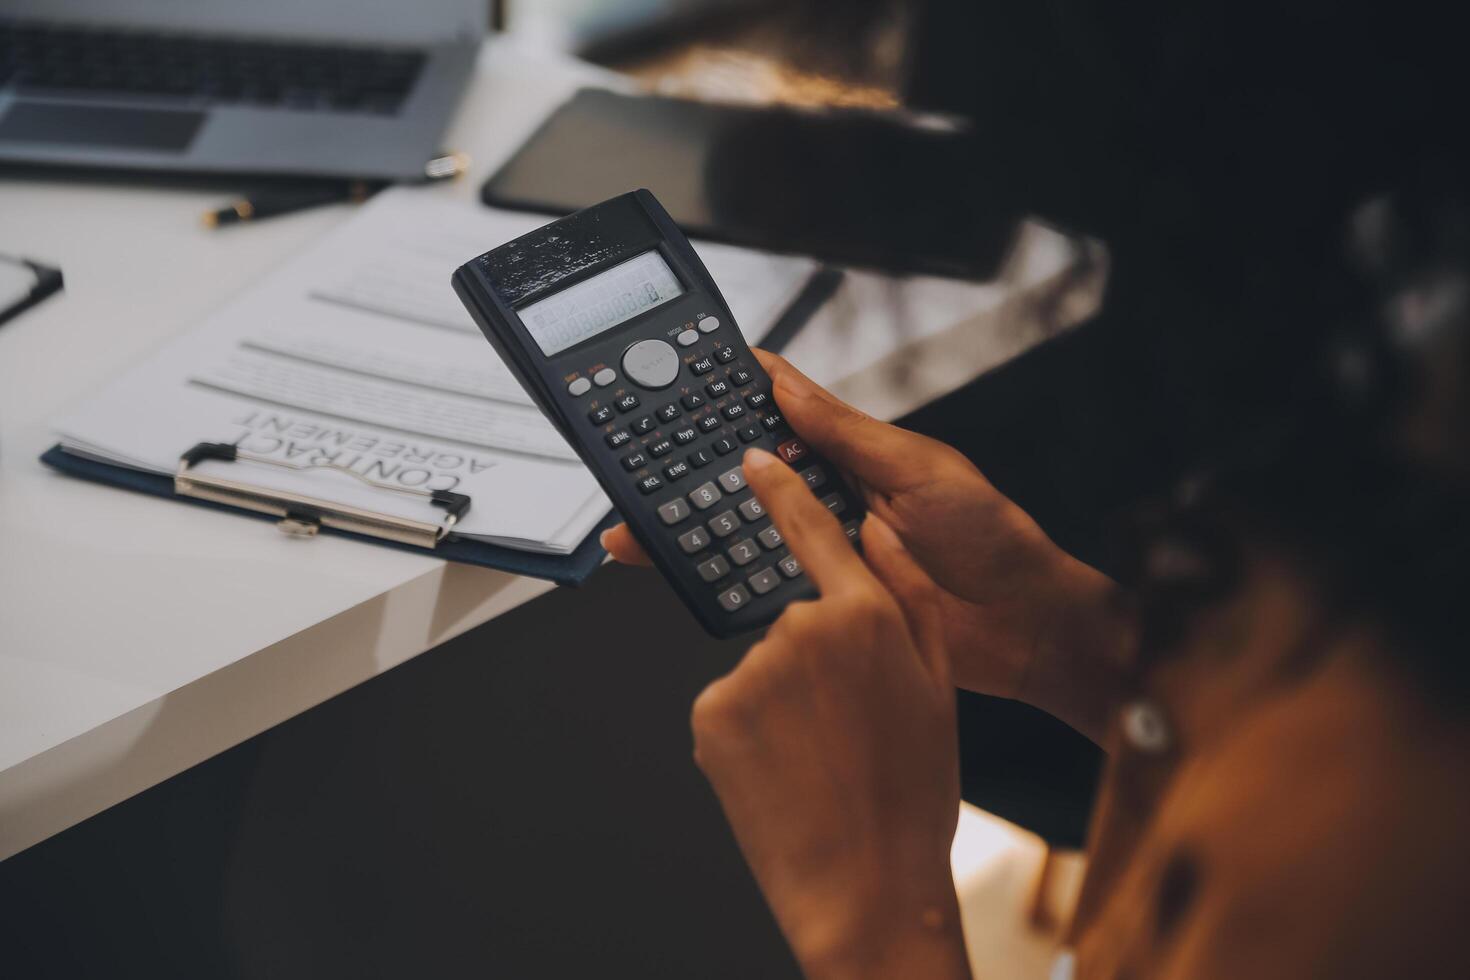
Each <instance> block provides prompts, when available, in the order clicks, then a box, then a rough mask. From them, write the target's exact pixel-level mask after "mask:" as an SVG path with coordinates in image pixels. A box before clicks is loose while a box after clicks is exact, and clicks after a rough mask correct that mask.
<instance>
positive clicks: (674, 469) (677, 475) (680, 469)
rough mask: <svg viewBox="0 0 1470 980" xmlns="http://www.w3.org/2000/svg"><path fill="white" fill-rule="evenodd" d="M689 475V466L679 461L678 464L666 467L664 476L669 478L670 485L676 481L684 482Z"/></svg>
mask: <svg viewBox="0 0 1470 980" xmlns="http://www.w3.org/2000/svg"><path fill="white" fill-rule="evenodd" d="M688 475H689V464H688V463H686V462H684V461H683V460H682V459H681V460H679V461H678V462H677V463H670V464H669V465H668V466H665V467H664V476H666V477H668V478H669V482H670V483H672V482H673V481H675V480H682V479H684V477H686V476H688Z"/></svg>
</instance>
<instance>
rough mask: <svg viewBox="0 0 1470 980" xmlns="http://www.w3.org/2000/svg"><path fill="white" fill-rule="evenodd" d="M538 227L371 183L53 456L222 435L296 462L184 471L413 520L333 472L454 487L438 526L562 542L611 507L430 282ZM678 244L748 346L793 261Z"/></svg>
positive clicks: (84, 409)
mask: <svg viewBox="0 0 1470 980" xmlns="http://www.w3.org/2000/svg"><path fill="white" fill-rule="evenodd" d="M546 220H547V219H545V218H541V217H537V216H534V215H525V214H515V213H510V212H498V211H491V210H487V209H484V208H478V207H475V206H472V205H466V204H459V203H455V202H451V201H446V200H443V199H440V198H438V197H435V196H434V195H432V194H431V193H427V192H425V191H422V190H412V189H400V190H391V191H387V192H385V193H383V194H380V195H379V196H378V197H377V198H376V199H374V200H373V201H372V202H371V203H369V204H367V205H366V206H364V207H363V209H362V210H361V212H360V213H359V214H357V215H356V216H355V217H354V218H353V219H352V220H350V221H348V222H346V223H344V224H343V225H342V227H341V228H339V229H337V230H336V231H335V232H334V233H333V234H331V235H329V236H328V237H326V238H325V239H323V240H322V241H320V242H318V243H317V244H316V245H315V246H313V247H312V248H311V249H310V250H309V251H307V252H306V253H305V254H304V255H302V256H300V257H299V258H297V259H296V260H295V261H292V262H290V263H288V264H287V265H286V266H285V267H283V268H281V269H280V270H278V271H277V272H276V273H275V274H273V275H272V276H270V277H269V278H268V279H266V280H265V281H264V282H262V283H260V284H259V285H258V286H256V287H255V288H253V289H251V290H249V291H247V292H246V293H245V294H244V295H243V296H241V297H240V298H239V299H238V300H236V301H235V302H233V303H231V304H230V305H229V306H227V307H226V308H224V309H222V310H220V311H219V312H217V313H216V314H214V315H213V316H211V317H210V318H209V319H208V320H206V321H205V322H204V323H203V324H202V325H201V326H200V327H199V328H198V329H196V330H194V331H192V332H190V333H188V334H187V335H185V336H183V337H180V338H178V339H177V340H174V341H172V342H171V343H169V344H167V345H165V346H164V347H163V348H162V349H161V350H159V351H157V352H156V353H155V354H154V355H152V356H151V357H150V358H148V359H147V360H146V361H145V362H144V363H142V364H141V365H139V366H138V367H136V368H135V369H133V370H132V371H130V372H128V373H127V374H125V375H123V376H122V377H120V378H118V379H117V380H116V381H115V382H113V383H112V384H111V385H109V386H108V387H106V388H105V389H103V390H102V391H101V392H99V393H98V394H97V395H95V396H94V397H92V398H90V399H88V400H87V401H86V402H85V403H83V404H81V405H80V406H78V407H77V408H76V409H75V410H73V411H72V412H71V413H70V414H68V415H66V416H65V417H64V418H62V419H60V420H59V421H58V422H57V423H56V426H55V427H56V430H57V432H58V434H59V436H60V438H61V443H62V447H63V448H64V449H65V450H66V451H68V452H70V453H74V454H78V455H83V456H87V457H91V458H95V459H99V460H102V461H104V462H108V463H114V464H118V465H123V466H129V467H133V468H136V469H140V470H145V471H149V472H156V473H172V472H173V471H174V469H175V467H176V466H177V464H178V459H179V455H180V454H181V453H182V452H183V451H184V450H186V449H188V448H189V447H190V446H193V445H194V444H195V443H199V442H226V443H234V444H237V445H238V446H239V448H240V449H241V450H243V451H246V452H249V453H253V454H256V455H260V456H265V457H269V458H270V459H273V460H278V461H281V462H286V463H291V464H293V465H296V466H303V465H304V466H306V467H307V468H305V469H301V470H293V469H287V468H280V467H275V466H260V465H256V466H253V467H251V468H250V470H249V471H248V473H247V472H245V471H242V470H240V469H238V467H239V466H241V465H243V464H225V463H205V464H202V465H201V467H200V470H201V471H203V472H209V471H210V468H211V467H213V468H215V469H214V471H215V472H218V473H222V474H226V475H230V476H233V477H234V478H235V479H240V480H245V481H247V482H249V483H252V484H255V485H258V486H261V487H266V488H270V489H274V490H284V491H290V492H295V493H300V494H304V495H307V496H311V497H316V498H319V499H323V500H329V501H331V502H333V503H338V504H348V505H353V506H358V507H362V508H365V509H368V510H372V511H376V512H379V513H383V514H389V515H392V516H395V517H403V518H411V519H416V520H421V521H425V522H428V523H437V522H438V520H439V519H440V517H441V516H442V515H441V513H440V512H438V511H435V510H434V509H433V508H432V507H431V505H430V504H429V503H427V501H425V500H423V498H419V497H414V496H409V495H404V494H396V493H387V492H384V491H383V490H381V489H378V488H377V487H374V486H372V485H370V484H368V483H364V482H362V481H360V480H358V479H356V478H354V477H353V476H352V475H351V474H350V473H347V472H342V471H344V470H346V471H351V473H356V474H358V475H360V476H363V477H367V478H368V479H370V480H372V481H375V482H377V483H387V484H390V485H394V486H402V487H416V488H423V489H445V490H454V491H457V492H460V493H465V494H469V495H470V497H471V498H472V500H473V504H472V506H471V509H470V511H469V513H468V514H467V515H466V517H465V518H464V520H462V521H461V522H460V524H459V525H458V527H457V528H456V534H457V535H459V536H464V537H470V538H474V539H476V540H481V541H486V542H489V543H493V544H500V545H505V546H509V547H513V548H519V549H523V550H529V551H541V552H548V553H552V554H564V553H567V552H570V551H572V550H573V549H575V548H576V546H577V545H578V544H579V543H580V542H581V541H582V540H583V539H584V538H585V537H586V536H587V534H588V533H589V532H590V531H591V530H592V528H593V527H595V526H596V524H597V523H598V522H599V521H600V520H601V519H602V517H603V516H604V515H605V514H606V513H607V511H608V510H609V508H610V504H609V503H608V501H607V498H606V497H605V496H604V495H603V494H602V492H601V490H600V489H599V488H598V486H597V484H596V481H594V480H593V478H592V476H591V474H590V473H589V472H588V471H587V470H586V468H585V467H583V466H582V464H581V463H580V462H579V461H578V460H577V458H576V455H575V454H574V453H573V452H572V450H571V448H570V447H569V446H568V445H567V444H566V442H565V441H564V440H563V439H562V438H561V436H560V435H558V434H557V432H556V430H555V429H554V428H553V427H552V426H551V424H550V423H548V422H547V421H546V420H545V419H544V418H543V417H542V415H541V413H540V412H539V411H538V410H537V409H536V408H535V407H534V406H533V405H532V403H531V400H530V399H529V398H528V397H527V396H526V394H525V393H524V392H523V391H522V390H521V387H520V385H519V384H518V383H517V382H516V380H515V379H514V378H513V377H512V376H511V374H510V372H509V371H508V370H507V369H506V368H505V366H504V365H503V364H502V363H501V361H500V359H499V357H498V356H497V355H496V354H495V352H494V351H493V350H492V349H491V347H490V345H489V344H488V343H486V341H485V340H484V338H483V337H482V336H481V334H480V331H479V329H478V328H477V327H476V326H475V324H474V323H473V321H471V319H470V317H469V314H467V313H466V312H465V310H464V308H463V307H462V306H461V305H460V302H459V299H458V297H456V296H455V294H454V292H453V290H452V289H451V288H450V285H449V275H450V273H451V272H452V271H453V270H454V269H455V268H457V267H458V266H459V265H460V264H461V263H463V262H465V261H467V260H469V259H471V258H473V257H474V256H476V255H478V254H480V253H481V252H484V251H487V250H488V249H490V248H493V247H495V246H496V245H499V244H501V243H502V242H505V241H507V240H509V239H511V238H514V237H516V236H517V235H520V234H522V233H524V232H526V231H529V230H531V229H532V228H535V227H537V226H538V225H540V224H543V223H544V222H545V221H546ZM695 247H696V249H697V250H698V252H699V254H700V257H701V258H702V259H703V260H704V261H705V264H706V265H707V266H708V267H709V270H710V273H711V274H712V275H713V276H714V279H715V281H716V282H717V283H719V284H720V287H721V290H722V292H723V293H724V296H725V299H726V301H727V302H728V303H729V305H730V307H731V310H732V312H733V313H734V314H735V318H736V320H737V321H738V322H739V323H740V325H741V328H742V330H743V331H744V332H745V335H746V339H747V340H748V341H750V342H751V343H757V342H759V340H760V338H761V337H763V336H764V335H765V333H766V332H767V331H768V330H769V329H770V327H771V326H772V325H773V324H774V322H775V320H776V318H777V317H778V316H779V315H780V313H781V312H782V311H783V310H784V309H785V307H786V306H787V305H788V304H789V303H790V301H791V300H792V299H794V298H795V296H796V295H797V293H798V292H800V290H801V287H802V286H803V285H804V284H805V282H806V280H807V278H808V277H809V276H810V275H811V273H812V272H813V271H814V264H813V263H812V262H811V261H810V260H806V259H799V258H788V257H778V256H772V255H765V254H761V253H757V252H752V251H748V250H744V249H738V248H732V247H729V246H723V245H711V244H698V243H696V246H695ZM219 467H236V469H233V470H229V469H219Z"/></svg>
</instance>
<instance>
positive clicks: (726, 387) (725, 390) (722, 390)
mask: <svg viewBox="0 0 1470 980" xmlns="http://www.w3.org/2000/svg"><path fill="white" fill-rule="evenodd" d="M704 390H705V391H707V392H709V396H710V397H711V398H720V397H722V396H724V395H728V394H729V393H730V382H728V381H726V380H725V379H724V378H720V379H718V380H716V381H711V382H710V383H709V384H707V385H705V386H704Z"/></svg>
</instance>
